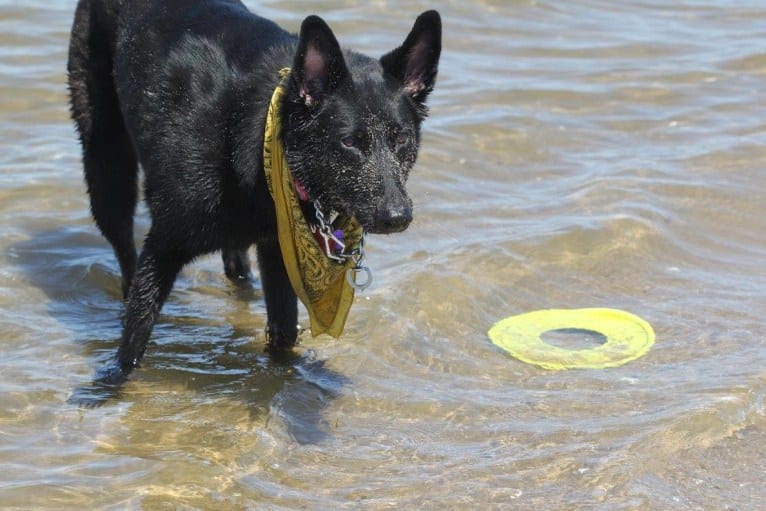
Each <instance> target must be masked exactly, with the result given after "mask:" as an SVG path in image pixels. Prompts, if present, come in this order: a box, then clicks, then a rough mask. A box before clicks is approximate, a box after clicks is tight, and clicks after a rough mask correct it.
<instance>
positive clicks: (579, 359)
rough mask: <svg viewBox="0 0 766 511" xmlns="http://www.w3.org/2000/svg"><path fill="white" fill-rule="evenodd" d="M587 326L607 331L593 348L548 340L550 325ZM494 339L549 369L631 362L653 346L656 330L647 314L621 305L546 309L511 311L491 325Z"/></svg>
mask: <svg viewBox="0 0 766 511" xmlns="http://www.w3.org/2000/svg"><path fill="white" fill-rule="evenodd" d="M564 329H567V330H569V329H576V330H589V331H593V332H597V333H600V334H602V335H603V336H604V337H606V343H604V344H602V345H600V346H597V347H595V348H591V349H583V350H567V349H563V348H559V347H557V346H553V345H552V344H548V343H546V342H544V341H543V340H542V338H541V336H542V335H543V334H544V333H545V332H550V331H552V330H564ZM489 338H490V339H491V340H492V342H493V343H494V344H495V345H497V346H499V347H500V348H503V349H504V350H506V351H507V352H508V353H510V354H511V355H512V356H513V357H515V358H517V359H519V360H521V361H522V362H526V363H528V364H535V365H538V366H540V367H543V368H545V369H553V370H559V369H602V368H605V367H615V366H619V365H623V364H627V363H628V362H630V361H631V360H635V359H637V358H639V357H641V356H643V355H645V354H646V352H647V351H649V348H651V347H652V345H653V344H654V338H655V336H654V330H653V329H652V326H651V325H650V324H649V323H647V322H646V321H644V320H643V319H641V318H639V317H638V316H635V315H633V314H630V313H628V312H625V311H621V310H617V309H597V308H594V309H548V310H539V311H534V312H527V313H525V314H520V315H518V316H511V317H509V318H505V319H503V320H501V321H499V322H498V323H496V324H495V325H494V326H493V327H492V328H491V329H490V330H489Z"/></svg>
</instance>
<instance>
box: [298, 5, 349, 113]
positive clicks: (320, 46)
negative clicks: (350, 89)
mask: <svg viewBox="0 0 766 511" xmlns="http://www.w3.org/2000/svg"><path fill="white" fill-rule="evenodd" d="M292 74H293V76H294V77H295V80H296V83H297V85H298V93H299V94H300V97H301V99H302V100H303V101H304V102H305V104H306V106H309V107H313V106H315V105H316V104H317V103H319V102H320V101H322V98H323V97H324V96H325V95H326V94H327V93H329V92H332V90H333V89H335V88H336V87H337V86H338V84H339V83H340V82H341V81H342V80H343V79H344V78H346V76H348V68H346V61H345V60H344V59H343V52H342V51H341V49H340V45H339V44H338V40H337V39H335V35H334V34H333V33H332V30H330V27H329V26H327V23H325V21H324V20H323V19H322V18H320V17H319V16H309V17H307V18H306V19H305V20H303V24H302V25H301V33H300V36H299V40H298V51H297V52H296V54H295V60H294V61H293V71H292Z"/></svg>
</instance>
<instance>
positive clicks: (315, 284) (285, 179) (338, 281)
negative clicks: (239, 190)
mask: <svg viewBox="0 0 766 511" xmlns="http://www.w3.org/2000/svg"><path fill="white" fill-rule="evenodd" d="M289 73H290V69H289V68H285V69H282V70H281V71H280V73H279V74H280V76H281V77H282V82H281V83H280V84H279V85H278V86H277V88H276V89H275V90H274V94H273V95H272V96H271V102H270V103H269V113H268V116H267V117H266V131H265V135H264V139H263V170H264V172H265V174H266V182H267V183H268V186H269V192H270V193H271V197H272V199H274V207H275V209H276V213H277V234H278V236H279V247H280V249H281V251H282V259H283V261H284V264H285V268H286V269H287V275H288V277H289V278H290V284H292V286H293V290H294V291H295V294H296V295H297V296H298V298H299V299H300V300H301V302H303V305H305V306H306V309H307V310H308V312H309V318H310V320H311V334H312V335H313V336H317V335H319V334H322V333H328V334H330V335H331V336H333V337H339V336H340V335H341V333H343V327H344V326H345V324H346V318H347V317H348V311H349V309H350V308H351V304H352V303H353V301H354V288H353V287H352V286H351V285H350V284H349V283H348V282H347V279H346V272H347V271H349V270H351V271H354V270H353V269H354V267H355V262H354V261H353V259H347V260H346V261H345V262H344V263H338V262H336V261H333V260H331V259H330V258H328V257H327V255H326V254H325V252H324V250H323V249H322V248H321V247H320V246H319V243H318V242H317V240H316V238H315V237H314V234H313V233H312V232H311V229H310V227H309V225H308V223H307V222H306V219H305V218H304V216H303V210H302V209H301V205H300V202H299V200H298V196H297V193H296V190H295V183H294V182H293V177H292V174H291V173H290V169H289V168H288V166H287V159H286V158H285V153H284V148H283V147H282V143H281V142H280V140H279V133H280V131H281V119H280V112H279V109H280V99H281V98H282V95H283V94H284V92H285V88H284V81H285V78H286V77H287V75H288V74H289ZM335 225H336V228H340V229H341V230H342V231H343V241H344V243H345V245H346V246H347V247H358V246H359V244H360V241H361V239H362V235H363V230H362V226H361V225H360V224H359V222H357V221H356V219H355V218H353V217H348V216H345V215H341V216H340V217H339V218H338V220H337V221H336V222H335Z"/></svg>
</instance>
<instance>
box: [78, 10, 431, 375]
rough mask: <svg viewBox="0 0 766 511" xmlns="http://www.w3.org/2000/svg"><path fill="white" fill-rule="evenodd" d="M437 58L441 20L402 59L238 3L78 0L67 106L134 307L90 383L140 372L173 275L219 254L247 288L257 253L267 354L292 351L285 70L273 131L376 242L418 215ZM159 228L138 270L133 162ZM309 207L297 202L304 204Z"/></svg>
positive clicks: (307, 174) (423, 19) (303, 176)
mask: <svg viewBox="0 0 766 511" xmlns="http://www.w3.org/2000/svg"><path fill="white" fill-rule="evenodd" d="M440 53H441V19H440V17H439V14H438V13H437V12H436V11H427V12H424V13H423V14H421V15H420V16H419V17H418V18H417V20H416V21H415V24H414V26H413V28H412V30H411V31H410V33H409V35H408V36H407V37H406V39H405V40H404V43H403V44H402V45H401V46H399V47H398V48H396V49H394V50H393V51H390V52H388V53H386V54H385V55H383V56H382V57H380V58H379V59H373V58H370V57H367V56H365V55H361V54H359V53H356V52H353V51H349V50H343V49H341V48H340V46H339V45H338V42H337V40H336V38H335V35H334V34H333V32H332V30H330V27H328V26H327V24H326V23H325V22H324V21H323V20H322V19H321V18H320V17H318V16H309V17H307V18H306V19H305V20H304V21H303V23H302V25H301V29H300V34H299V35H297V36H296V35H292V34H290V33H288V32H286V31H285V30H283V29H282V28H280V27H279V26H277V25H276V24H275V23H273V22H272V21H269V20H267V19H264V18H261V17H258V16H256V15H255V14H252V13H251V12H249V11H248V10H247V9H246V8H245V6H244V5H243V4H242V3H241V2H240V1H239V0H80V1H79V3H78V5H77V10H76V13H75V18H74V25H73V27H72V35H71V42H70V47H69V63H68V76H69V89H70V92H71V108H72V116H73V118H74V121H75V124H76V126H77V130H78V132H79V136H80V140H81V142H82V150H83V165H84V167H85V180H86V182H87V186H88V193H89V195H90V205H91V211H92V213H93V218H94V219H95V222H96V225H97V226H98V228H99V229H100V231H101V233H102V234H103V235H104V237H106V239H107V240H108V241H109V243H110V244H111V245H112V247H113V248H114V252H115V254H116V256H117V260H118V261H119V265H120V270H121V273H122V291H123V294H124V296H125V298H126V300H127V315H126V317H125V322H124V327H123V332H122V338H121V342H120V346H119V349H118V350H117V355H116V358H115V359H114V360H113V361H112V362H110V363H109V364H108V365H107V367H105V368H104V369H102V370H101V371H99V374H98V378H97V381H98V382H101V383H106V384H109V385H112V384H119V383H121V382H122V381H124V379H125V378H126V377H127V376H128V374H129V373H130V372H131V371H132V370H133V368H135V367H137V366H138V364H139V362H140V360H141V358H142V356H143V354H144V351H145V349H146V345H147V341H148V340H149V336H150V334H151V331H152V327H153V325H154V323H155V321H156V320H157V316H158V314H159V312H160V308H161V307H162V304H163V303H164V302H165V300H166V298H167V297H168V294H169V293H170V290H171V288H172V287H173V283H174V281H175V279H176V276H177V275H178V273H179V271H180V270H181V268H182V267H183V266H184V265H186V264H187V263H189V262H191V261H192V260H193V259H194V258H196V257H198V256H200V255H202V254H206V253H210V252H214V251H218V250H220V251H222V256H223V264H224V270H225V273H226V275H227V276H228V278H229V279H231V280H233V281H235V282H236V281H242V280H248V279H249V278H250V263H249V260H248V255H247V251H248V248H249V247H250V246H251V245H256V248H257V255H258V267H259V271H260V277H261V282H262V287H263V292H264V297H265V302H266V309H267V327H266V332H267V339H268V346H267V349H268V350H269V351H271V352H273V353H279V352H285V351H290V350H291V348H292V346H293V345H294V344H295V341H296V336H297V334H298V332H297V329H298V327H297V323H298V321H297V319H298V318H297V316H298V312H297V300H296V295H295V292H294V291H293V289H292V287H291V285H290V282H289V280H288V276H287V274H286V270H285V267H284V263H283V261H282V256H281V252H280V248H279V243H278V240H277V230H276V216H275V208H274V202H273V200H272V198H271V195H270V194H269V191H268V188H267V184H266V180H265V177H264V171H263V161H262V155H263V139H264V125H265V119H266V115H267V108H268V105H269V101H270V98H271V95H272V93H273V92H274V89H275V87H277V85H278V84H279V83H280V73H279V72H280V69H282V68H286V67H289V68H290V69H291V72H290V74H289V78H288V80H287V83H286V84H285V90H286V92H285V94H284V96H283V104H282V105H281V112H282V119H283V122H282V124H283V128H282V131H281V133H279V134H278V136H279V137H280V140H281V142H282V144H283V145H284V148H285V153H286V157H287V161H288V164H289V167H290V170H291V172H292V174H293V176H294V177H295V179H296V181H299V182H300V184H301V185H302V192H303V194H305V195H307V196H308V197H309V198H308V200H310V201H312V203H313V201H314V200H315V199H316V200H318V201H319V203H321V204H322V207H323V208H328V209H329V208H332V209H334V210H336V211H339V212H344V213H346V214H347V215H353V216H354V217H356V219H357V220H358V221H359V223H361V224H362V226H363V227H364V229H365V231H366V232H369V233H394V232H399V231H402V230H404V229H406V228H407V226H408V225H409V223H410V222H411V220H412V201H411V200H410V198H409V197H408V195H407V192H406V190H405V184H406V182H407V178H408V175H409V173H410V169H411V168H412V166H413V165H414V163H415V159H416V157H417V154H418V147H419V143H420V126H421V123H422V121H423V120H424V119H425V117H426V114H427V108H426V105H425V102H426V98H427V97H428V95H429V93H430V92H431V91H432V90H433V87H434V82H435V80H436V74H437V67H438V62H439V56H440ZM139 165H140V166H141V167H142V168H143V171H144V176H145V179H144V182H145V197H146V201H147V203H148V206H149V211H150V213H151V220H152V222H151V228H150V229H149V232H148V234H147V235H146V238H145V240H144V244H143V249H142V251H141V254H140V256H138V257H136V247H135V244H134V237H133V216H134V213H135V207H136V201H137V196H138V190H137V187H138V178H137V173H138V166H139ZM304 198H305V197H304Z"/></svg>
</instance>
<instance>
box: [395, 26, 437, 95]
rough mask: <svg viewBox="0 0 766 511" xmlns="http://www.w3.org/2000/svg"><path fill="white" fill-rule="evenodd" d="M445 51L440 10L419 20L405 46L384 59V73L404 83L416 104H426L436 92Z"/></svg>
mask: <svg viewBox="0 0 766 511" xmlns="http://www.w3.org/2000/svg"><path fill="white" fill-rule="evenodd" d="M441 51H442V21H441V17H440V16H439V13H438V12H436V11H426V12H424V13H423V14H421V15H420V16H418V19H417V20H415V25H414V26H413V27H412V30H411V31H410V34H409V35H408V36H407V39H405V40H404V44H402V45H401V46H400V47H398V48H396V49H395V50H393V51H392V52H390V53H387V54H385V55H383V56H382V57H381V58H380V63H381V65H382V66H383V71H384V72H385V73H387V74H389V75H391V76H393V77H394V78H396V79H397V80H399V82H400V83H401V84H402V88H403V89H404V92H405V93H407V94H409V95H410V96H411V97H412V98H413V99H414V100H415V102H416V103H419V104H422V103H423V102H425V100H426V97H428V94H429V93H430V92H431V91H432V90H433V89H434V84H435V83H436V73H437V71H438V67H439V55H441Z"/></svg>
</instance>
